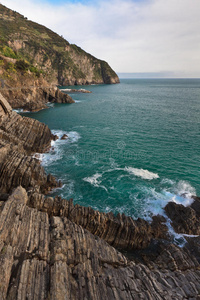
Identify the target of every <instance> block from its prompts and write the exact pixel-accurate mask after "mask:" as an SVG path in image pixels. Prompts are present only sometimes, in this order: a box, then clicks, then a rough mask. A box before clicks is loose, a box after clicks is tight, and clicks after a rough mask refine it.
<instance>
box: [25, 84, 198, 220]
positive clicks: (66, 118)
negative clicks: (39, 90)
mask: <svg viewBox="0 0 200 300" xmlns="http://www.w3.org/2000/svg"><path fill="white" fill-rule="evenodd" d="M76 88H80V87H76ZM81 88H82V87H81ZM85 88H86V89H88V90H90V91H92V93H91V94H72V95H71V96H72V97H73V99H75V100H76V103H75V104H70V105H67V104H55V105H53V106H54V107H51V108H50V109H47V110H42V111H40V112H38V113H30V114H28V116H31V117H33V118H36V119H37V120H39V121H42V122H44V123H46V124H47V125H48V126H49V127H50V129H51V130H54V133H57V134H58V135H59V136H60V137H61V136H62V134H63V133H67V135H68V136H69V138H68V139H67V140H64V141H61V140H58V141H56V142H55V143H54V145H53V149H52V150H51V151H50V152H49V153H48V154H44V155H43V156H42V158H43V162H42V163H43V165H44V166H45V168H46V170H47V172H51V173H53V174H54V175H55V176H56V177H57V178H59V179H62V181H63V183H64V187H63V188H62V189H59V190H57V191H55V192H54V195H55V194H59V195H61V196H62V197H64V198H67V199H69V198H73V199H74V202H75V203H79V204H81V205H85V206H92V207H93V208H97V209H99V210H101V211H111V210H112V211H113V212H114V213H117V212H124V213H126V214H128V215H131V216H133V217H134V218H136V217H138V216H140V217H147V218H148V217H150V216H151V215H152V214H154V213H162V207H163V206H165V205H166V203H167V202H168V201H170V200H172V201H176V202H178V203H183V204H188V203H189V202H190V196H191V194H195V193H196V194H198V195H200V180H199V179H200V168H199V159H200V152H199V146H200V79H146V80H145V79H122V80H121V83H120V84H117V85H92V86H87V87H85ZM26 115H27V114H26ZM183 194H184V197H183Z"/></svg>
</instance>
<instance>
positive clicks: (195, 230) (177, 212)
mask: <svg viewBox="0 0 200 300" xmlns="http://www.w3.org/2000/svg"><path fill="white" fill-rule="evenodd" d="M165 211H166V214H167V216H168V217H169V218H170V219H171V220H172V226H173V228H174V230H175V231H176V232H178V233H185V234H191V235H200V219H199V217H198V215H197V213H196V211H195V210H194V209H193V208H192V207H190V206H189V207H185V206H183V205H178V204H176V203H174V202H169V203H168V204H167V205H166V207H165Z"/></svg>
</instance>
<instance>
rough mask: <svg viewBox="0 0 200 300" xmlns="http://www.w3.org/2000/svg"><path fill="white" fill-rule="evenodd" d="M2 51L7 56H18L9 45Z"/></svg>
mask: <svg viewBox="0 0 200 300" xmlns="http://www.w3.org/2000/svg"><path fill="white" fill-rule="evenodd" d="M1 52H2V53H3V55H4V56H6V57H11V58H17V55H16V53H15V52H14V51H13V50H12V49H11V48H10V47H8V46H5V47H3V48H2V50H1Z"/></svg>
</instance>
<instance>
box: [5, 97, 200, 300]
mask: <svg viewBox="0 0 200 300" xmlns="http://www.w3.org/2000/svg"><path fill="white" fill-rule="evenodd" d="M54 138H55V137H54V136H53V135H52V134H51V132H50V130H49V129H48V127H47V126H46V125H44V124H41V123H40V122H38V121H36V120H32V119H29V118H24V117H21V116H19V115H18V114H16V113H15V112H13V111H12V109H11V107H10V105H9V104H8V103H7V101H6V100H5V99H4V97H3V96H0V266H1V271H0V299H12V300H13V299H24V300H25V299H38V300H42V299H44V300H46V299H63V300H64V299H74V300H77V299H80V300H81V299H82V300H85V299H91V300H93V299H96V300H101V299H107V300H111V299H117V300H119V299H121V300H125V299H134V300H135V299H200V238H199V236H195V237H188V236H186V237H185V238H186V239H187V243H186V244H185V246H184V247H182V248H180V247H178V246H176V245H175V244H174V243H172V236H170V234H169V232H168V228H167V226H166V220H165V218H163V217H160V216H155V217H154V218H153V220H152V222H151V223H148V222H146V221H144V220H142V219H138V220H133V219H132V218H131V217H126V216H125V215H121V214H119V215H117V216H114V215H113V214H112V213H109V214H106V213H100V212H98V211H95V210H93V209H91V208H89V207H82V206H79V205H74V204H73V201H72V200H69V201H68V200H65V199H61V198H60V197H55V198H52V197H50V196H45V195H44V194H45V193H47V192H48V191H49V190H50V189H51V188H53V187H56V186H57V185H58V183H57V182H56V180H55V178H53V176H51V175H48V176H47V175H46V174H45V172H44V170H43V168H42V166H41V165H40V163H39V161H38V160H37V159H35V158H33V156H32V154H33V153H34V152H35V151H37V152H42V151H48V149H49V147H50V143H51V139H54ZM165 210H166V214H167V215H168V217H169V218H171V222H172V223H171V224H172V226H173V228H174V230H175V231H176V232H181V233H185V234H190V235H198V234H199V216H200V199H199V198H198V197H195V198H194V202H193V204H192V206H191V207H188V208H185V207H182V206H181V205H177V204H175V203H169V204H168V205H167V207H166V208H165Z"/></svg>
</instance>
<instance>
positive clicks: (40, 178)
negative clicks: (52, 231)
mask: <svg viewBox="0 0 200 300" xmlns="http://www.w3.org/2000/svg"><path fill="white" fill-rule="evenodd" d="M0 107H1V113H0V191H1V192H3V193H9V192H10V191H11V190H12V189H13V188H14V187H17V186H19V185H22V186H23V187H25V188H29V187H31V186H35V185H39V186H41V188H42V191H45V190H49V188H52V187H56V186H57V185H58V184H57V182H56V180H55V178H54V179H53V176H51V177H49V178H48V177H47V176H46V174H45V171H44V169H43V167H42V166H41V165H40V163H39V161H38V160H37V159H35V158H33V157H32V156H31V154H33V152H36V151H37V152H43V151H46V150H47V149H49V148H50V144H51V138H52V134H51V131H50V130H49V128H48V127H47V126H46V125H44V124H42V123H40V122H38V121H37V120H33V119H30V118H25V117H21V116H20V115H18V114H17V113H16V112H13V111H12V109H11V107H10V106H9V104H8V103H7V101H6V100H5V99H4V98H3V97H2V95H0Z"/></svg>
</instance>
